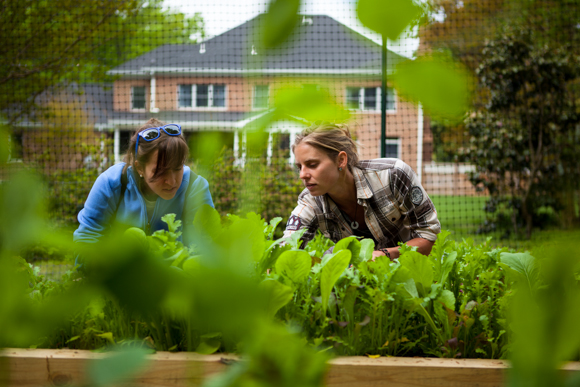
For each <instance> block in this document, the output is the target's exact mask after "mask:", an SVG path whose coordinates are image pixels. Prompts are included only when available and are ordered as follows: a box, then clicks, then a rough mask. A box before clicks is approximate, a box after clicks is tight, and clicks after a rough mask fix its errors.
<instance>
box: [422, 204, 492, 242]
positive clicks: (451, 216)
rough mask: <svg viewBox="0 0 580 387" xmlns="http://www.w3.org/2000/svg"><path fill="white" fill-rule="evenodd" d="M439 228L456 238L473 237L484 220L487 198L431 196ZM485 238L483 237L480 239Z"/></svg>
mask: <svg viewBox="0 0 580 387" xmlns="http://www.w3.org/2000/svg"><path fill="white" fill-rule="evenodd" d="M430 197H431V200H432V201H433V204H434V205H435V208H436V209H437V216H438V218H439V221H440V222H441V228H442V229H444V230H450V231H452V232H453V233H454V234H455V235H457V236H460V235H461V236H467V235H469V236H474V235H475V233H476V231H477V229H478V228H479V227H480V225H481V224H482V223H483V221H484V220H485V211H484V206H485V202H486V201H487V199H488V197H487V196H451V195H449V196H447V195H431V196H430ZM482 238H485V237H482Z"/></svg>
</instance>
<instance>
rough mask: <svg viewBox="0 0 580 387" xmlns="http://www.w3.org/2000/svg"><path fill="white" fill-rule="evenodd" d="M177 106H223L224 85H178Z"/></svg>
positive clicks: (224, 98)
mask: <svg viewBox="0 0 580 387" xmlns="http://www.w3.org/2000/svg"><path fill="white" fill-rule="evenodd" d="M177 93H178V96H177V103H178V107H179V108H204V107H205V108H212V107H214V108H215V107H218V108H225V107H226V85H179V86H178V89H177Z"/></svg>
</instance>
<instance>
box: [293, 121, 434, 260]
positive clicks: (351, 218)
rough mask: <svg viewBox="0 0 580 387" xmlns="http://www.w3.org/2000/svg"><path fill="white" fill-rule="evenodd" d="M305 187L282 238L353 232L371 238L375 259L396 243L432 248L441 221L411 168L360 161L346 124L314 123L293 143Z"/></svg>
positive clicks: (335, 237) (392, 253)
mask: <svg viewBox="0 0 580 387" xmlns="http://www.w3.org/2000/svg"><path fill="white" fill-rule="evenodd" d="M292 152H294V157H295V160H296V161H295V162H296V168H297V169H298V170H299V172H300V179H301V180H302V182H303V183H304V186H305V187H306V189H305V190H304V191H303V192H302V193H301V194H300V196H299V197H298V206H297V207H296V208H295V209H294V210H293V211H292V214H291V215H290V218H289V219H288V223H287V225H286V230H285V232H284V236H286V237H287V236H290V235H291V234H292V233H294V232H296V231H298V230H301V229H304V228H306V229H307V230H306V232H305V233H304V236H303V241H304V242H306V243H307V242H308V241H310V240H311V239H312V238H313V237H314V235H315V233H316V230H320V231H321V232H322V233H323V234H324V235H325V236H326V237H328V238H330V239H331V240H332V241H334V242H337V241H339V240H340V239H342V238H345V237H347V236H351V235H355V236H358V237H362V238H371V239H373V240H374V241H375V251H374V252H373V257H377V256H379V255H386V256H388V257H389V258H390V259H396V258H398V256H399V246H398V243H399V242H405V243H407V244H408V245H410V246H417V248H418V251H419V252H420V253H422V254H425V255H428V254H429V253H430V252H431V248H432V247H433V243H434V242H435V240H436V239H437V234H438V233H439V232H440V231H441V224H440V223H439V220H438V219H437V212H436V210H435V206H434V205H433V202H432V201H431V199H429V196H428V195H427V193H426V192H425V190H424V189H423V187H422V186H421V183H420V182H419V180H418V178H417V175H416V174H415V172H413V170H412V169H411V167H409V166H408V165H407V164H406V163H405V162H403V161H402V160H399V159H393V158H385V159H374V160H359V158H358V154H357V147H356V144H355V143H354V141H353V140H352V137H351V135H350V132H349V130H348V128H347V127H346V126H338V125H334V124H322V125H314V126H312V127H310V128H307V129H305V130H304V131H303V132H302V133H301V134H300V135H299V136H297V137H296V141H295V142H294V144H293V145H292Z"/></svg>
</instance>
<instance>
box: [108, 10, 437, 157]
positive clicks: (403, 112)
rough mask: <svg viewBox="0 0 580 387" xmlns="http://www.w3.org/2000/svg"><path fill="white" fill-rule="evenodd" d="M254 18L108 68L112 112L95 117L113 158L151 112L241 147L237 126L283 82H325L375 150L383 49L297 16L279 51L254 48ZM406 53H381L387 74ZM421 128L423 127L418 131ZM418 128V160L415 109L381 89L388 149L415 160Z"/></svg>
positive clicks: (428, 144) (191, 133)
mask: <svg viewBox="0 0 580 387" xmlns="http://www.w3.org/2000/svg"><path fill="white" fill-rule="evenodd" d="M261 18H262V16H257V17H255V18H254V19H251V20H249V21H247V22H246V23H244V24H242V25H240V26H238V27H235V28H233V29H231V30H229V31H227V32H225V33H223V34H221V35H218V36H216V37H214V38H212V39H209V40H207V41H205V42H203V43H199V44H195V45H191V44H187V45H164V46H161V47H158V48H157V49H155V50H153V51H151V52H149V53H147V54H144V55H142V56H140V57H138V58H135V59H133V60H131V61H128V62H126V63H124V64H123V65H121V66H118V67H116V68H114V69H112V70H111V71H110V74H112V75H116V76H118V77H119V78H118V79H117V80H116V81H115V82H114V85H113V90H112V99H113V109H112V111H111V112H109V114H108V120H107V122H106V123H103V124H104V126H103V127H102V128H104V127H106V129H107V130H110V131H112V132H113V133H114V138H115V147H114V148H115V158H116V160H119V157H120V155H121V154H122V152H123V150H124V149H123V144H125V143H126V142H127V139H128V136H129V134H130V132H131V131H132V130H134V129H136V128H137V127H138V126H139V125H141V124H142V123H143V122H145V121H146V120H147V119H149V118H150V117H157V118H159V119H160V120H162V121H165V122H176V123H180V124H181V126H182V128H183V130H184V132H185V134H186V136H188V137H190V138H192V137H193V138H195V136H196V134H198V133H200V132H203V131H215V132H220V133H221V134H222V138H223V141H224V143H225V144H226V146H230V147H232V148H233V149H234V151H235V152H236V154H239V155H241V154H242V153H243V134H242V128H243V127H244V126H245V125H246V124H247V123H248V122H249V121H250V120H252V119H254V118H256V117H257V116H259V115H260V114H263V113H264V112H265V111H266V110H267V109H268V107H269V105H270V103H271V99H272V98H271V97H272V95H273V94H274V92H275V90H276V88H277V87H279V86H280V85H281V84H284V83H288V82H291V83H293V84H302V85H303V86H304V87H311V86H315V85H325V87H328V88H329V89H330V90H331V92H333V93H334V94H335V96H336V97H337V98H338V99H339V100H341V101H343V102H344V104H345V105H346V106H348V108H349V109H351V112H352V116H351V118H352V119H351V121H352V122H351V127H352V128H353V129H354V132H355V135H356V137H357V141H358V144H359V145H360V146H361V156H362V158H376V157H379V155H380V124H381V112H380V98H381V96H380V93H381V88H380V86H381V46H380V45H378V44H376V43H374V42H373V41H371V40H369V39H367V38H365V37H363V36H362V35H360V34H358V33H357V32H355V31H353V30H351V29H350V28H348V27H347V26H345V25H343V24H341V23H339V22H337V21H336V20H334V19H332V18H330V17H328V16H322V15H313V16H307V15H303V16H301V17H300V21H299V25H298V26H297V28H296V29H295V30H294V32H293V33H292V35H291V36H290V38H289V39H288V41H287V42H286V43H285V44H284V45H283V47H281V48H277V49H275V50H272V51H270V52H267V53H261V52H259V50H258V48H257V47H258V44H257V43H256V41H257V39H258V38H257V35H256V33H257V31H259V23H260V20H261ZM404 59H405V58H403V57H401V56H399V55H397V54H395V53H393V52H391V51H389V52H388V54H387V65H388V72H391V71H392V69H393V68H394V66H395V65H396V63H398V62H400V61H402V60H404ZM421 127H422V128H421ZM300 129H301V126H300V125H297V124H295V123H294V124H291V123H289V122H280V123H278V124H276V125H274V126H272V127H271V132H278V133H282V135H284V136H287V138H286V140H285V141H282V142H281V144H283V146H286V147H287V146H288V144H289V143H291V142H292V140H293V136H294V135H295V133H297V132H298V131H299V130H300ZM419 129H422V132H423V139H422V145H423V155H422V160H425V161H430V159H431V149H432V137H431V134H430V131H429V128H428V120H426V119H423V118H422V114H421V113H420V111H419V110H418V109H417V107H416V106H415V105H414V104H412V103H408V102H405V101H403V100H401V99H399V98H398V96H397V94H396V91H395V90H394V89H393V88H392V87H390V86H389V87H388V88H387V152H388V156H390V157H399V158H402V159H404V160H405V161H407V162H408V163H409V164H410V165H411V166H412V167H413V168H416V167H417V161H418V158H417V150H418V147H417V144H418V141H417V133H418V130H419Z"/></svg>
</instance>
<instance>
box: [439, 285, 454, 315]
mask: <svg viewBox="0 0 580 387" xmlns="http://www.w3.org/2000/svg"><path fill="white" fill-rule="evenodd" d="M437 301H439V302H442V303H443V304H444V305H445V306H446V307H447V308H448V309H451V310H454V309H455V295H454V294H453V292H452V291H450V290H443V291H442V292H441V294H440V295H439V297H438V298H437Z"/></svg>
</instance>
